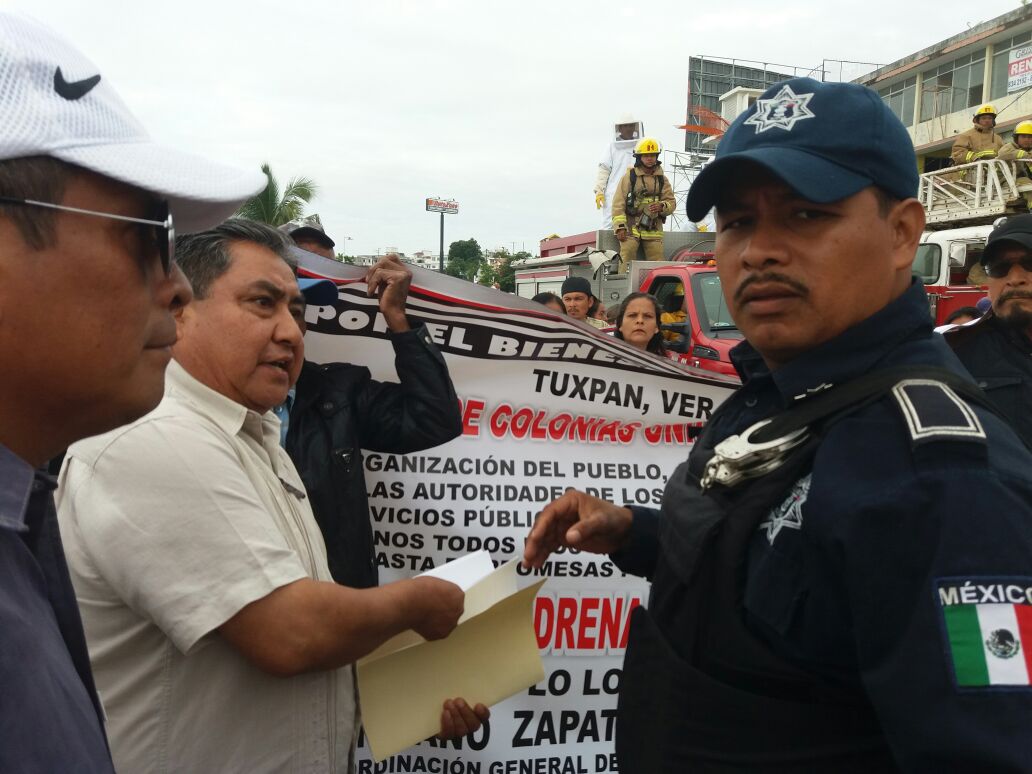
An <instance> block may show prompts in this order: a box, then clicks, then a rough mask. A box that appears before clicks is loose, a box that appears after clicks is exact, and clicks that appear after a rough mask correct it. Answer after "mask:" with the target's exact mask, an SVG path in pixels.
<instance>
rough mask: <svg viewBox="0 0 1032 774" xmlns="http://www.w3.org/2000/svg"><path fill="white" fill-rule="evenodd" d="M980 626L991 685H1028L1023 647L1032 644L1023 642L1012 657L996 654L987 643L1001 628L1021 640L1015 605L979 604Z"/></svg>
mask: <svg viewBox="0 0 1032 774" xmlns="http://www.w3.org/2000/svg"><path fill="white" fill-rule="evenodd" d="M977 607H978V626H979V628H980V629H981V630H982V647H983V648H984V649H985V663H986V666H987V667H988V668H989V684H990V685H1028V682H1029V680H1028V669H1027V668H1026V667H1025V654H1024V653H1023V652H1022V649H1024V648H1026V647H1028V646H1030V645H1032V643H1029V642H1023V643H1021V649H1019V650H1018V652H1017V653H1016V654H1014V655H1013V656H1011V657H1010V658H1000V657H999V656H997V655H994V654H993V653H992V651H990V650H989V648H988V646H987V645H986V644H985V643H986V640H988V639H989V636H990V635H991V634H992V633H993V632H994V631H998V630H1000V629H1003V630H1006V631H1008V632H1010V633H1011V636H1012V637H1014V638H1015V639H1018V640H1020V637H1021V632H1020V631H1019V630H1018V618H1017V616H1016V615H1014V606H1013V605H978V606H977Z"/></svg>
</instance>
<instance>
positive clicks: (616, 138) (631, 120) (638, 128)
mask: <svg viewBox="0 0 1032 774" xmlns="http://www.w3.org/2000/svg"><path fill="white" fill-rule="evenodd" d="M627 124H634V125H635V129H634V136H633V137H631V138H630V139H628V140H625V139H624V138H623V137H621V136H620V127H621V126H626V125H627ZM644 136H645V127H644V126H643V125H642V123H641V121H639V120H638V119H637V118H635V117H634V115H633V114H632V113H624V114H623V115H622V116H620V117H619V118H617V119H616V123H614V124H613V142H614V143H616V144H617V145H618V146H619V147H623V146H624V145H627V146H629V147H631V146H634V145H636V144H637V142H638V140H640V139H641V138H642V137H644Z"/></svg>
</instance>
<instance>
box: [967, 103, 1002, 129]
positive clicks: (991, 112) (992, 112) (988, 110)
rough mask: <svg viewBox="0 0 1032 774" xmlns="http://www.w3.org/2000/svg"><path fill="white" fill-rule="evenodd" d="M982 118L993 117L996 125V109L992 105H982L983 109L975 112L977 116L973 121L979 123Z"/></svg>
mask: <svg viewBox="0 0 1032 774" xmlns="http://www.w3.org/2000/svg"><path fill="white" fill-rule="evenodd" d="M982 116H992V117H993V124H994V125H995V124H996V108H994V107H993V106H992V105H982V107H980V108H979V109H978V110H976V111H975V115H974V117H973V119H972V120H974V121H976V122H977V121H978V119H979V118H981V117H982Z"/></svg>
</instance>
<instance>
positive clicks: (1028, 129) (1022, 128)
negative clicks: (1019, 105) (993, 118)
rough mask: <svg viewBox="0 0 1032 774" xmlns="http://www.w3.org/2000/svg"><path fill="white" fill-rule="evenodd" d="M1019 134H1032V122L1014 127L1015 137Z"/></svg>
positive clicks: (1025, 122)
mask: <svg viewBox="0 0 1032 774" xmlns="http://www.w3.org/2000/svg"><path fill="white" fill-rule="evenodd" d="M1019 134H1032V121H1022V122H1021V123H1020V124H1018V125H1017V126H1015V127H1014V136H1015V137H1017V136H1018V135H1019Z"/></svg>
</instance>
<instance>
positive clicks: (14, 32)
mask: <svg viewBox="0 0 1032 774" xmlns="http://www.w3.org/2000/svg"><path fill="white" fill-rule="evenodd" d="M0 114H2V115H3V120H2V121H0V362H3V363H4V374H3V378H2V379H0V395H2V399H0V771H5V772H29V771H34V772H35V771H38V772H57V771H67V772H71V771H75V772H109V771H111V769H112V763H111V757H110V754H109V752H108V747H107V744H106V741H105V734H104V722H103V711H102V710H101V705H100V702H99V700H98V698H97V693H96V691H95V689H94V682H93V677H92V675H91V671H90V664H89V659H88V654H87V648H86V643H85V641H84V638H83V631H82V624H81V621H80V617H79V611H78V608H77V607H76V603H75V596H74V593H73V590H72V586H71V584H70V581H69V576H68V569H67V565H66V563H65V553H64V550H63V547H62V536H61V534H60V532H59V530H58V525H57V520H56V517H55V513H54V506H53V495H52V492H53V489H54V480H53V479H52V478H50V477H49V476H46V475H44V474H43V473H41V472H39V471H38V469H39V467H40V466H41V465H42V464H43V463H44V462H45V461H46V460H48V459H50V458H51V457H53V456H55V455H56V454H58V453H60V452H61V451H62V450H63V449H64V448H65V447H67V446H68V445H69V444H70V443H72V442H74V441H76V440H78V439H80V438H84V437H86V436H91V435H95V434H97V433H102V432H104V431H106V430H109V429H111V428H113V427H116V426H118V425H121V424H124V423H126V422H130V421H132V420H133V419H135V418H136V417H138V416H140V415H141V414H144V413H146V412H148V411H150V410H151V409H152V408H154V406H156V405H157V403H158V401H159V400H160V399H161V393H162V387H163V384H164V375H165V367H166V365H167V364H168V362H169V358H170V356H171V355H170V351H171V346H172V344H173V343H174V342H175V340H176V328H175V321H174V319H173V314H174V313H175V312H177V311H178V310H179V309H181V308H182V307H183V305H185V304H187V303H189V301H190V299H191V296H192V294H191V290H190V286H189V283H188V282H187V281H186V279H185V278H184V276H183V274H182V272H181V271H180V270H179V269H178V268H177V266H176V263H175V254H174V250H173V242H172V240H173V233H174V231H173V229H174V228H177V229H179V230H180V231H195V230H200V229H203V228H207V227H208V226H211V225H213V224H215V223H217V222H218V221H220V220H222V219H223V218H225V217H227V216H228V215H229V214H231V213H232V212H234V211H235V210H236V209H237V207H238V206H239V205H240V204H241V202H243V201H244V200H245V199H247V198H248V197H249V196H252V195H253V194H255V193H257V192H258V191H259V190H261V187H262V185H263V184H264V178H263V177H262V175H261V174H260V173H259V172H258V170H257V169H255V170H254V171H241V170H236V169H231V168H228V167H224V166H222V165H219V164H215V163H211V162H208V161H205V160H203V159H200V158H198V157H195V156H192V155H189V154H183V153H178V152H175V151H173V150H170V149H168V148H163V147H158V146H156V145H155V144H154V143H153V142H152V141H151V139H150V137H149V136H148V135H147V133H146V131H145V130H144V129H143V127H142V126H141V125H140V124H139V123H138V122H137V121H136V119H135V118H134V117H133V115H132V114H131V113H130V112H129V109H128V108H127V107H126V105H125V104H124V103H123V102H122V100H121V98H120V97H119V96H118V94H117V93H116V92H115V90H114V88H113V87H112V85H111V83H110V81H109V80H108V79H107V77H106V75H105V74H104V73H101V72H98V70H97V68H96V67H95V66H94V65H93V64H92V63H91V62H90V61H89V60H88V59H86V57H84V56H83V55H82V54H81V53H80V52H78V51H77V50H75V49H74V48H72V47H71V46H70V45H69V44H68V43H67V42H66V41H65V40H63V39H62V38H60V37H58V36H57V35H55V34H54V33H53V32H52V31H51V30H49V29H47V28H46V27H43V26H42V25H40V24H38V23H37V22H34V21H31V20H28V19H25V18H23V17H19V16H14V15H9V14H7V13H0ZM41 293H42V294H43V295H42V296H41Z"/></svg>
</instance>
